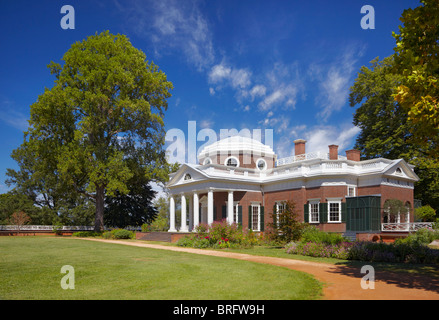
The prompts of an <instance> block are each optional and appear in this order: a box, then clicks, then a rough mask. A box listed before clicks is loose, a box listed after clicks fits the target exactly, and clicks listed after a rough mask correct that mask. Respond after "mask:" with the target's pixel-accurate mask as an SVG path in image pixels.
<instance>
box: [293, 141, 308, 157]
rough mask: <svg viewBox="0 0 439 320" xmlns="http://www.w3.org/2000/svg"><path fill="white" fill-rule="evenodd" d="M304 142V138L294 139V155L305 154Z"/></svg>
mask: <svg viewBox="0 0 439 320" xmlns="http://www.w3.org/2000/svg"><path fill="white" fill-rule="evenodd" d="M305 143H306V140H303V139H297V140H294V155H295V156H299V155H301V154H305Z"/></svg>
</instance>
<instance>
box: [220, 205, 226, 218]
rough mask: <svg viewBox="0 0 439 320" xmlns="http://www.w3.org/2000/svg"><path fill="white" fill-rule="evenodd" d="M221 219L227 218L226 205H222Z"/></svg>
mask: <svg viewBox="0 0 439 320" xmlns="http://www.w3.org/2000/svg"><path fill="white" fill-rule="evenodd" d="M221 219H227V207H226V206H222V207H221Z"/></svg>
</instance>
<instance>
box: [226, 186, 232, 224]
mask: <svg viewBox="0 0 439 320" xmlns="http://www.w3.org/2000/svg"><path fill="white" fill-rule="evenodd" d="M227 222H228V223H229V224H232V223H233V191H229V195H228V198H227Z"/></svg>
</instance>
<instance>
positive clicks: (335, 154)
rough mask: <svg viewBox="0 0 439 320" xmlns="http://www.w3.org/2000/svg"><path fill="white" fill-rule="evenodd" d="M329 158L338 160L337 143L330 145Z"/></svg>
mask: <svg viewBox="0 0 439 320" xmlns="http://www.w3.org/2000/svg"><path fill="white" fill-rule="evenodd" d="M329 160H338V146H337V145H335V144H331V145H330V146H329Z"/></svg>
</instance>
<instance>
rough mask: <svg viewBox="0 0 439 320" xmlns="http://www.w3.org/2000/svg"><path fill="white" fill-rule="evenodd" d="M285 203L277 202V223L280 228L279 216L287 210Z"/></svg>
mask: <svg viewBox="0 0 439 320" xmlns="http://www.w3.org/2000/svg"><path fill="white" fill-rule="evenodd" d="M285 206H286V203H285V201H276V223H277V225H278V226H279V216H280V214H281V213H283V212H284V210H285Z"/></svg>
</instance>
